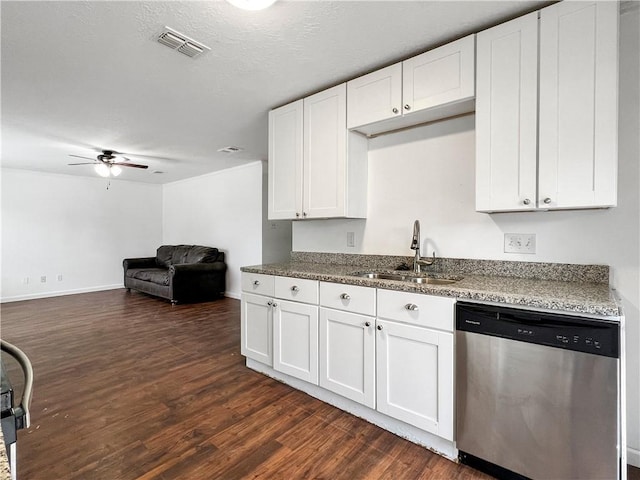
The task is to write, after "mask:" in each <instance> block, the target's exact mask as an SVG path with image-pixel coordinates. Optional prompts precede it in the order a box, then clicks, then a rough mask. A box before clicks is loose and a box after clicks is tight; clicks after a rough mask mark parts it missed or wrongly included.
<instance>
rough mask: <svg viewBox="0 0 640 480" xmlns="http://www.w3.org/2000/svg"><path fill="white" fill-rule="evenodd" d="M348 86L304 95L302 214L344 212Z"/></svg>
mask: <svg viewBox="0 0 640 480" xmlns="http://www.w3.org/2000/svg"><path fill="white" fill-rule="evenodd" d="M346 147H347V87H346V84H344V83H343V84H341V85H338V86H336V87H333V88H330V89H328V90H325V91H323V92H320V93H316V94H315V95H312V96H310V97H307V98H305V99H304V167H303V172H304V173H303V177H304V182H303V184H304V188H303V192H304V196H303V214H302V215H303V217H306V218H323V217H341V216H344V215H345V193H346V189H345V187H346V183H345V182H346V160H347V155H346Z"/></svg>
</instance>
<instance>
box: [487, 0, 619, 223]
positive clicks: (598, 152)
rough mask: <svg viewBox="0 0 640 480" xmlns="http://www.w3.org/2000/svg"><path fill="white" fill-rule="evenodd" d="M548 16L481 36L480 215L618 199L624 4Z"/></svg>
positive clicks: (573, 6) (553, 9)
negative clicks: (620, 30) (620, 14)
mask: <svg viewBox="0 0 640 480" xmlns="http://www.w3.org/2000/svg"><path fill="white" fill-rule="evenodd" d="M539 13H540V18H539V19H538V12H534V13H531V14H529V15H525V16H524V17H520V18H517V19H515V20H512V21H510V22H507V23H505V24H502V25H498V26H497V27H494V28H491V29H489V30H486V31H484V32H480V33H479V34H478V36H477V61H478V63H477V94H476V210H478V211H483V212H500V211H519V210H521V211H526V210H539V209H544V210H547V209H564V208H567V209H568V208H600V207H610V206H614V205H615V204H616V196H617V194H616V192H617V186H616V183H617V163H618V156H617V118H618V113H617V112H618V100H617V78H618V77H617V72H618V65H617V58H618V48H617V45H618V3H617V2H561V3H558V4H555V5H552V6H550V7H547V8H545V9H543V10H541V11H540V12H539ZM538 28H539V34H538ZM538 78H539V83H538Z"/></svg>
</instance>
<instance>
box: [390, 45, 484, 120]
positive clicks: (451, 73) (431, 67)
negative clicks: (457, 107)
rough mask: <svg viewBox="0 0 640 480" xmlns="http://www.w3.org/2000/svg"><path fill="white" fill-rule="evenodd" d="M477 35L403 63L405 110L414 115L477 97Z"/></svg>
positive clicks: (403, 107)
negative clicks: (475, 51) (475, 52)
mask: <svg viewBox="0 0 640 480" xmlns="http://www.w3.org/2000/svg"><path fill="white" fill-rule="evenodd" d="M474 48H475V35H469V36H467V37H464V38H461V39H460V40H457V41H455V42H451V43H448V44H446V45H443V46H442V47H439V48H436V49H435V50H431V51H429V52H425V53H423V54H422V55H418V56H417V57H413V58H410V59H409V60H405V61H404V62H402V103H403V105H402V109H403V110H404V113H405V114H411V113H415V112H419V111H421V110H426V109H428V108H433V107H438V106H441V105H446V104H449V103H453V102H460V101H463V100H469V99H472V98H473V97H474V95H475V69H474V64H475V55H474Z"/></svg>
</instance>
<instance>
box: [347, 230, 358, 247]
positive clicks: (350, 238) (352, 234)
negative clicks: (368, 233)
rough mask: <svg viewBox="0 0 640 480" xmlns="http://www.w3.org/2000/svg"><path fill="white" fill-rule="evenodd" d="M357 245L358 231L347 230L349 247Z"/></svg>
mask: <svg viewBox="0 0 640 480" xmlns="http://www.w3.org/2000/svg"><path fill="white" fill-rule="evenodd" d="M355 246H356V232H347V247H355Z"/></svg>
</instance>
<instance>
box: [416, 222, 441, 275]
mask: <svg viewBox="0 0 640 480" xmlns="http://www.w3.org/2000/svg"><path fill="white" fill-rule="evenodd" d="M410 248H411V250H415V251H416V255H415V257H414V258H413V271H414V272H415V273H420V267H421V266H429V265H432V264H433V262H434V261H435V260H436V252H435V251H434V252H433V257H431V258H424V257H421V256H420V220H416V221H415V222H413V238H412V239H411V247H410Z"/></svg>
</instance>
